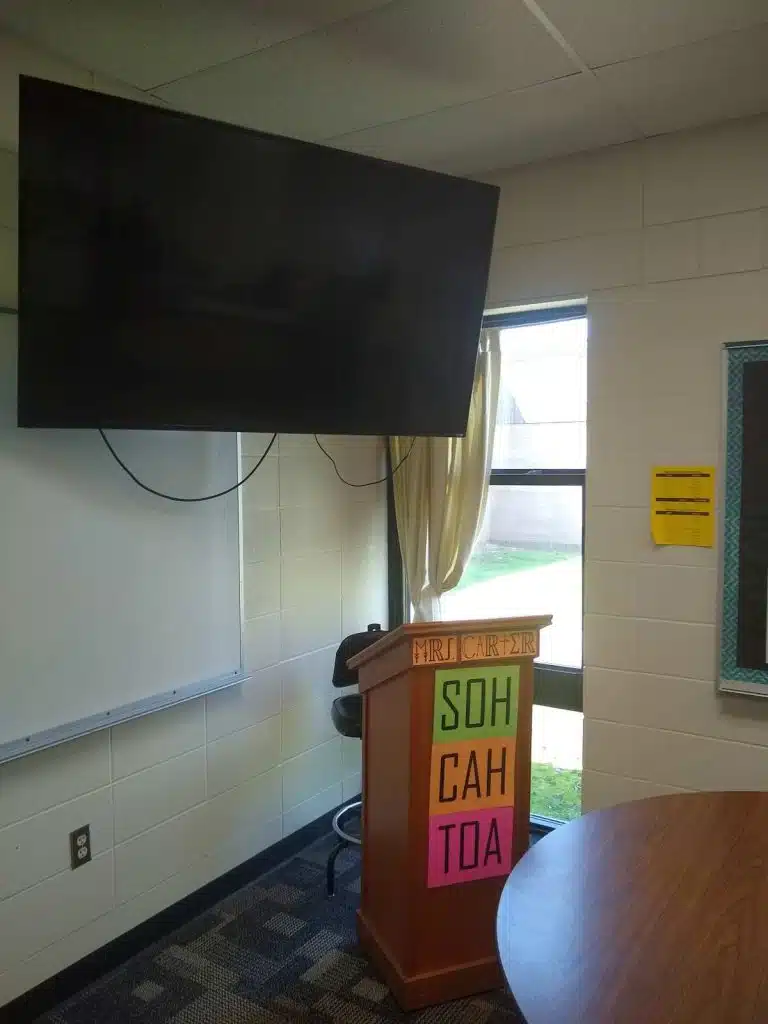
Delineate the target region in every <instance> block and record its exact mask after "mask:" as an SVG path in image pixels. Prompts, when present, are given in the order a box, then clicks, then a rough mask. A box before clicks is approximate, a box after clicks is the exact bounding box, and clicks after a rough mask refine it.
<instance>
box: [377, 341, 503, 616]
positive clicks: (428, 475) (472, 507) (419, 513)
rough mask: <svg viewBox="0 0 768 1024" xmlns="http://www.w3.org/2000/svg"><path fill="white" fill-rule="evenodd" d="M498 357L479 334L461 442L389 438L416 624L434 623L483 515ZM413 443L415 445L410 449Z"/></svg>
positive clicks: (496, 397) (492, 345)
mask: <svg viewBox="0 0 768 1024" xmlns="http://www.w3.org/2000/svg"><path fill="white" fill-rule="evenodd" d="M500 369H501V352H500V347H499V332H498V331H497V330H488V331H483V332H482V335H481V338H480V348H479V351H478V355H477V365H476V369H475V381H474V386H473V388H472V400H471V402H470V407H469V420H468V422H467V433H466V436H465V437H419V438H416V440H415V441H414V440H413V438H411V437H393V438H391V439H390V449H391V454H392V465H393V466H397V464H398V463H399V462H400V460H401V459H402V458H403V457H404V456H405V454H406V452H408V451H409V449H411V452H410V455H409V456H408V458H407V459H406V461H405V462H404V463H403V465H402V466H401V467H400V469H399V470H398V471H397V473H395V476H394V494H395V512H396V516H397V532H398V535H399V538H400V550H401V552H402V556H403V563H404V565H405V573H406V578H407V581H408V592H409V594H410V598H411V604H412V605H413V608H414V619H415V620H416V621H418V622H424V621H430V620H434V619H439V618H440V596H441V595H442V594H444V593H446V591H448V590H451V589H452V588H453V587H455V586H456V584H457V583H458V582H459V580H460V579H461V574H462V573H463V571H464V567H465V565H466V564H467V561H468V559H469V556H470V554H471V553H472V545H473V544H474V541H475V537H476V535H477V531H478V529H479V528H480V525H481V524H482V521H483V516H484V514H485V503H486V500H487V497H488V480H489V477H490V473H491V457H492V454H493V435H494V429H495V425H496V408H497V406H498V401H499V374H500ZM411 445H413V447H412V448H411Z"/></svg>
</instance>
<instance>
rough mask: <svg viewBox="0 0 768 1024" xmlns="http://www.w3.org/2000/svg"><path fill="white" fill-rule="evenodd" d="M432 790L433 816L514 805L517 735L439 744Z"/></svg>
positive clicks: (434, 754)
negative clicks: (515, 736)
mask: <svg viewBox="0 0 768 1024" xmlns="http://www.w3.org/2000/svg"><path fill="white" fill-rule="evenodd" d="M429 788H430V792H429V813H430V814H452V813H454V812H456V811H474V810H476V809H478V808H480V807H503V806H505V805H507V804H512V803H514V797H515V738H514V736H499V737H494V738H492V739H481V740H462V741H461V742H458V743H436V744H435V745H434V746H433V747H432V765H431V771H430V776H429Z"/></svg>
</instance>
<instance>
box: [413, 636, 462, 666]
mask: <svg viewBox="0 0 768 1024" xmlns="http://www.w3.org/2000/svg"><path fill="white" fill-rule="evenodd" d="M456 651H457V646H456V637H455V636H422V637H415V638H414V640H413V645H412V647H411V653H412V655H413V664H414V665H441V664H443V663H444V662H446V661H456V658H457V654H456Z"/></svg>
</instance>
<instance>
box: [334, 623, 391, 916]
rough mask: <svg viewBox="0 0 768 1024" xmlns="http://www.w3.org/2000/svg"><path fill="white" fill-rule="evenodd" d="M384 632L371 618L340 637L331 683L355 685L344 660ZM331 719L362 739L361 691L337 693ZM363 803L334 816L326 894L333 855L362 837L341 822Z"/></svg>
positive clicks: (345, 733)
mask: <svg viewBox="0 0 768 1024" xmlns="http://www.w3.org/2000/svg"><path fill="white" fill-rule="evenodd" d="M384 633H385V630H382V628H381V626H380V625H379V624H378V622H374V623H371V625H369V626H368V629H367V630H365V631H364V632H362V633H352V634H350V636H348V637H345V639H344V640H342V641H341V643H340V644H339V649H338V650H337V651H336V661H335V663H334V667H333V678H332V680H331V682H332V684H333V685H334V686H338V687H344V686H356V685H357V672H354V671H352V669H349V668H347V661H348V660H349V659H350V658H352V657H354V655H355V654H359V652H360V651H364V650H365V648H366V647H370V646H371V644H374V643H376V641H377V640H379V639H381V637H382V636H384ZM331 719H332V720H333V724H334V725H335V726H336V731H337V732H338V733H340V734H341V735H342V736H347V737H350V738H352V739H358V740H361V739H362V737H363V698H362V697H361V696H360V694H359V693H346V694H344V695H343V696H341V697H337V698H336V699H335V700H334V702H333V704H332V705H331ZM362 807H363V802H362V800H353V801H352V802H351V803H348V804H346V805H345V806H344V807H340V808H339V810H338V811H337V812H336V814H334V816H333V821H332V822H331V828H332V829H333V831H334V832H335V833H336V835H337V836H338V837H339V842H338V843H337V844H336V846H335V847H334V848H333V850H331V853H330V855H329V857H328V865H327V869H326V886H327V892H328V896H333V894H334V891H335V888H336V858H337V857H338V856H339V854H340V853H341V852H342V850H346V849H347V847H349V846H360V845H361V842H362V840H361V839H360V836H356V835H353V834H352V833H351V832H349V831H348V830H347V829H346V828H345V827H344V823H345V822H346V820H347V818H348V816H349V815H350V814H351V813H354V812H359V813H360V814H362Z"/></svg>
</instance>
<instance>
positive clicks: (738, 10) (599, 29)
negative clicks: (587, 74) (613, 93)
mask: <svg viewBox="0 0 768 1024" xmlns="http://www.w3.org/2000/svg"><path fill="white" fill-rule="evenodd" d="M538 4H539V7H541V9H542V10H543V11H545V13H546V14H547V15H548V17H549V18H550V19H551V20H552V22H553V23H554V24H555V25H556V26H557V28H558V29H559V30H560V32H562V34H563V35H564V36H565V38H566V39H567V40H568V42H569V43H570V44H571V46H572V47H573V48H574V49H575V50H576V52H577V53H578V54H579V56H580V57H581V58H582V60H585V61H586V62H587V64H589V65H590V66H591V67H599V66H600V65H603V64H613V63H615V62H616V61H620V60H627V59H628V58H630V57H640V56H643V55H644V54H648V53H654V52H655V51H658V50H664V49H668V48H669V47H672V46H680V45H682V44H685V43H693V42H696V41H698V40H700V39H706V38H707V37H708V36H714V35H717V34H718V33H721V32H730V31H733V30H735V29H741V28H748V27H749V26H751V25H758V24H760V23H762V22H768V2H766V0H578V2H575V0H538Z"/></svg>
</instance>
